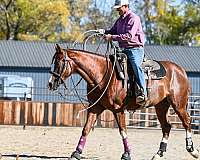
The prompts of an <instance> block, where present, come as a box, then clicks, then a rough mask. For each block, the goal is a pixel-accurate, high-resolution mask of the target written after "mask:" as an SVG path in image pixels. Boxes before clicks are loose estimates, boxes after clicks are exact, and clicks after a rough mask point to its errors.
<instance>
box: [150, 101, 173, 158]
mask: <svg viewBox="0 0 200 160" xmlns="http://www.w3.org/2000/svg"><path fill="white" fill-rule="evenodd" d="M169 106H170V105H169V103H168V102H167V100H166V99H165V100H164V101H163V102H161V103H159V104H157V105H156V106H155V109H156V114H157V117H158V120H159V122H160V124H161V128H162V133H163V137H162V140H161V142H160V147H159V150H158V152H157V153H156V155H154V157H153V158H152V160H156V159H160V157H163V153H164V152H166V149H167V142H168V138H169V133H170V130H171V124H170V123H169V122H168V121H167V112H168V109H169Z"/></svg>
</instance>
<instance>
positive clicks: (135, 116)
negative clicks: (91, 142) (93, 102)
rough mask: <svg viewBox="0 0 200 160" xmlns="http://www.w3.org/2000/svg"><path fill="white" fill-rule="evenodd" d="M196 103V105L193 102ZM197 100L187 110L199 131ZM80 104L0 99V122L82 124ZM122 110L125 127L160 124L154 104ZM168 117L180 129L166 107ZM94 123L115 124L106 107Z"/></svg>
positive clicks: (156, 125) (53, 124) (99, 125)
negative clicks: (131, 109)
mask: <svg viewBox="0 0 200 160" xmlns="http://www.w3.org/2000/svg"><path fill="white" fill-rule="evenodd" d="M194 105H196V106H197V105H198V107H196V106H194ZM199 106H200V103H191V104H190V105H189V107H188V112H189V114H190V115H191V122H192V123H191V124H192V128H193V130H194V132H195V133H199V134H200V107H199ZM82 109H84V108H83V106H82V104H70V103H45V102H31V101H0V124H2V125H3V124H6V125H46V126H47V125H48V126H83V125H84V124H85V121H86V115H87V113H86V112H81V113H80V117H79V118H77V115H78V112H79V111H80V110H82ZM125 113H126V125H127V127H129V128H148V129H150V128H152V129H158V128H160V123H159V121H158V119H157V116H156V113H155V109H154V107H150V108H147V109H142V110H137V111H136V112H135V113H133V112H127V111H126V112H125ZM168 119H169V121H170V123H171V124H172V128H173V129H183V126H182V123H181V121H180V120H179V118H178V116H177V115H176V114H175V112H174V110H173V109H172V108H171V107H170V109H169V112H168ZM96 126H97V127H117V124H116V122H115V120H114V116H113V114H112V112H110V111H108V110H106V111H104V112H103V113H102V114H101V116H100V117H99V118H98V120H97V123H96Z"/></svg>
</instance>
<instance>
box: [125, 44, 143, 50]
mask: <svg viewBox="0 0 200 160" xmlns="http://www.w3.org/2000/svg"><path fill="white" fill-rule="evenodd" d="M140 47H143V45H140V44H136V45H133V46H130V47H127V48H126V49H131V48H140Z"/></svg>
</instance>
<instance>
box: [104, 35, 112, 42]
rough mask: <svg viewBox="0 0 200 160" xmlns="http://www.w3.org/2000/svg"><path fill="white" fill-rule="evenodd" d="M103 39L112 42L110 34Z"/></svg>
mask: <svg viewBox="0 0 200 160" xmlns="http://www.w3.org/2000/svg"><path fill="white" fill-rule="evenodd" d="M104 38H105V39H106V40H107V41H112V35H111V34H106V35H104Z"/></svg>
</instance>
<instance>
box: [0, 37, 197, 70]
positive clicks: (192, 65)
mask: <svg viewBox="0 0 200 160" xmlns="http://www.w3.org/2000/svg"><path fill="white" fill-rule="evenodd" d="M60 45H61V46H62V47H64V48H67V46H70V45H71V44H67V43H62V44H60ZM54 47H55V43H46V42H30V41H13V40H9V41H0V57H1V58H0V67H45V68H46V67H49V66H50V63H51V59H52V56H53V54H54V52H55V49H54ZM97 47H98V46H95V45H88V46H87V50H91V51H95V50H96V48H97ZM101 47H103V48H104V51H102V50H100V51H101V52H102V53H105V50H106V45H102V46H101ZM79 48H80V46H79ZM145 55H146V57H148V58H150V59H155V60H169V61H173V62H175V63H177V64H178V65H180V66H182V67H183V68H184V69H185V70H186V71H188V72H200V47H189V46H166V45H162V46H159V45H146V46H145Z"/></svg>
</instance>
